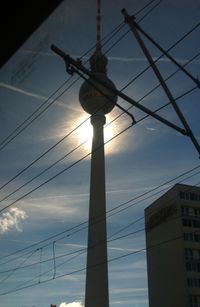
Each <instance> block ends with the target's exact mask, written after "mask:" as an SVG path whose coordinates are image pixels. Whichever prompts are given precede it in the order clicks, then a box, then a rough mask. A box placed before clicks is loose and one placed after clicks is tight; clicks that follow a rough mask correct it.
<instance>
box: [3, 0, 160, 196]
mask: <svg viewBox="0 0 200 307" xmlns="http://www.w3.org/2000/svg"><path fill="white" fill-rule="evenodd" d="M153 2H155V0H153V1H150V2H149V3H148V4H147V5H146V6H144V8H146V7H148V6H149V5H151V4H152V3H153ZM142 10H143V8H142V9H140V10H139V11H138V12H137V13H136V15H137V14H139V13H140V12H141V11H142ZM122 25H123V26H124V23H121V24H120V25H119V26H117V27H116V28H114V30H112V31H111V34H112V36H111V38H112V37H113V36H115V35H116V33H118V31H119V30H121V28H122ZM129 31H130V30H129ZM129 31H128V32H129ZM128 32H127V33H128ZM107 36H108V35H107ZM107 36H106V37H107ZM106 37H105V38H106ZM103 40H104V39H103ZM109 40H110V38H108V39H107V40H106V41H105V42H104V44H103V45H102V46H104V45H105V44H107V43H108V41H109ZM119 41H120V40H119ZM94 47H95V45H94V46H93V47H92V48H91V49H89V51H90V50H92V49H93V48H94ZM112 48H113V47H112V46H111V47H110V48H109V50H110V49H112ZM107 52H108V51H106V53H107ZM87 53H88V52H86V53H85V54H84V55H83V56H82V57H81V58H83V57H84V56H85V55H87ZM106 53H105V54H106ZM81 58H80V59H81ZM87 62H88V61H87ZM70 79H71V77H70V78H68V80H67V81H66V82H65V83H67V82H68V81H69V80H70ZM78 79H79V78H77V79H76V80H74V81H73V82H72V83H71V84H70V85H69V86H68V87H67V88H66V89H65V90H64V91H63V92H62V93H61V94H59V96H58V97H56V98H55V99H54V100H53V101H52V102H51V104H50V105H48V106H47V107H46V108H45V109H44V110H43V111H42V113H43V112H44V111H45V110H47V108H49V107H50V106H51V105H52V104H53V103H54V102H55V101H56V100H57V99H58V98H60V97H61V96H62V95H63V94H64V93H65V92H66V91H67V90H69V89H70V88H71V86H72V85H74V84H75V83H76V82H77V81H78ZM65 83H64V84H65ZM61 87H62V85H61ZM61 87H60V88H61ZM60 88H59V89H60ZM59 89H58V90H59ZM58 90H57V91H58ZM57 91H56V92H55V93H57ZM53 95H54V93H53V94H52V95H51V96H50V97H49V98H48V99H47V101H45V102H44V103H46V102H48V101H49V99H50V98H51V97H52V96H53ZM41 107H42V106H41ZM39 109H40V107H39V108H38V109H37V110H39ZM37 110H36V111H34V112H33V114H31V115H30V117H32V115H34V114H35V113H36V112H37ZM42 113H40V114H39V115H37V117H39V116H40V115H41V114H42ZM37 117H36V118H37ZM36 118H35V119H36ZM89 118H90V117H88V118H87V119H86V120H85V121H83V122H82V123H81V124H84V123H85V122H86V121H87V120H88V119H89ZM28 119H29V118H28ZM28 119H27V120H25V122H26V121H28ZM35 119H33V120H32V121H31V122H30V123H32V122H33V121H34V120H35ZM23 123H24V122H23ZM30 123H28V124H27V126H26V127H28V126H29V125H30ZM81 124H80V125H78V126H77V127H75V129H73V130H72V131H71V132H69V133H68V134H67V135H66V136H65V137H64V138H62V139H61V140H59V141H58V142H57V143H55V144H54V145H53V146H51V147H50V148H49V149H48V150H46V151H45V152H44V153H43V154H42V155H40V156H39V157H38V158H36V159H35V160H34V161H33V162H31V163H30V164H29V165H28V166H27V167H25V168H24V169H23V170H22V171H20V172H19V173H17V174H16V175H15V176H13V177H12V178H11V179H10V180H8V181H7V182H6V183H5V184H3V185H2V186H0V190H1V189H3V188H4V187H5V186H7V185H8V184H9V183H10V182H12V181H13V180H14V179H16V178H17V177H18V176H20V175H21V174H22V173H24V172H25V171H26V170H27V169H29V168H30V167H31V166H32V165H33V164H35V163H36V162H37V161H39V160H40V159H41V158H42V157H44V156H45V155H46V154H47V153H49V152H50V151H51V150H52V149H53V148H55V147H56V146H57V145H58V144H60V143H61V142H62V141H63V140H64V139H66V138H67V137H68V136H69V135H71V133H72V132H74V131H75V130H77V129H78V128H79V127H80V126H81ZM22 125H23V124H21V126H22ZM21 126H20V127H21ZM16 129H17V130H18V128H16ZM24 129H25V128H24ZM18 134H19V133H18ZM18 134H17V135H18ZM12 139H13V138H12ZM9 142H10V141H9ZM6 144H7V143H6ZM0 146H1V143H0ZM3 146H4V145H3ZM4 147H5V146H4ZM4 147H3V148H4ZM0 150H1V147H0Z"/></svg>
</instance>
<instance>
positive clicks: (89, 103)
mask: <svg viewBox="0 0 200 307" xmlns="http://www.w3.org/2000/svg"><path fill="white" fill-rule="evenodd" d="M94 75H95V77H96V78H98V79H99V80H102V81H103V82H104V83H105V84H106V85H108V86H109V88H111V89H115V85H114V83H113V82H112V81H111V80H110V79H109V78H108V77H107V75H106V74H104V73H95V74H94ZM92 84H94V86H95V87H96V88H99V89H100V91H101V92H103V93H104V94H105V96H107V97H108V98H107V97H105V96H104V95H103V94H102V93H100V92H99V91H98V90H97V89H96V88H95V87H93V86H92ZM79 101H80V104H81V106H82V108H83V109H84V110H85V111H86V112H87V113H89V114H94V113H95V112H97V111H99V110H103V112H104V114H107V113H109V112H111V111H112V109H113V108H114V106H115V103H116V102H117V95H116V94H115V93H113V92H112V90H109V89H107V88H106V87H105V86H103V85H101V84H99V83H98V82H97V81H94V80H93V79H92V78H89V80H88V81H85V82H84V83H83V84H82V86H81V88H80V91H79Z"/></svg>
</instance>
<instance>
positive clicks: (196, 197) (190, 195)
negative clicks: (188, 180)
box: [179, 191, 200, 201]
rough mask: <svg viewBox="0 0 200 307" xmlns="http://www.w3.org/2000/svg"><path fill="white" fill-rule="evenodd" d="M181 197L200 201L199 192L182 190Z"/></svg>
mask: <svg viewBox="0 0 200 307" xmlns="http://www.w3.org/2000/svg"><path fill="white" fill-rule="evenodd" d="M179 197H180V198H181V199H186V200H193V201H200V194H197V193H189V192H183V191H181V192H180V193H179Z"/></svg>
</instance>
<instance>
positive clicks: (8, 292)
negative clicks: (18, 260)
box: [0, 229, 199, 296]
mask: <svg viewBox="0 0 200 307" xmlns="http://www.w3.org/2000/svg"><path fill="white" fill-rule="evenodd" d="M141 231H142V229H140V230H138V231H137V232H141ZM189 233H192V234H197V233H199V230H197V231H190V232H189ZM124 237H125V236H123V238H124ZM183 238H184V235H179V236H175V237H173V238H170V239H168V240H164V241H160V242H159V243H156V244H152V245H151V246H148V247H146V248H145V247H144V248H141V249H138V250H134V251H132V252H129V253H126V254H123V255H121V256H117V257H113V258H111V259H109V260H108V261H107V263H111V262H114V261H117V260H120V259H123V258H126V257H129V256H132V255H135V254H138V253H140V252H145V251H146V252H147V251H149V250H151V249H152V248H156V247H158V246H162V245H164V244H168V243H170V242H173V241H176V240H180V239H183ZM104 263H105V262H100V263H97V264H95V265H92V266H90V267H89V268H94V267H97V266H100V265H102V264H104ZM63 264H64V263H62V264H61V265H63ZM52 270H53V269H50V270H48V271H46V272H45V273H44V274H47V273H49V272H51V271H52ZM85 270H86V267H84V268H81V269H78V270H74V271H71V272H69V273H65V274H61V275H57V276H55V277H54V278H52V277H51V278H48V279H45V280H40V282H36V283H33V284H29V285H27V283H30V282H32V281H34V280H35V279H37V277H34V278H32V279H31V280H29V281H26V282H24V283H23V284H22V285H21V286H19V287H17V288H15V289H12V290H9V291H5V292H3V293H0V296H4V295H7V294H10V293H13V292H17V291H20V290H24V289H26V288H30V287H33V286H36V285H38V284H42V283H47V282H50V281H52V280H55V279H58V278H62V277H64V276H69V275H73V274H76V273H80V272H83V271H85ZM24 284H25V285H24ZM23 285H24V286H23Z"/></svg>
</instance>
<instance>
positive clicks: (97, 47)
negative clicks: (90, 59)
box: [96, 0, 101, 52]
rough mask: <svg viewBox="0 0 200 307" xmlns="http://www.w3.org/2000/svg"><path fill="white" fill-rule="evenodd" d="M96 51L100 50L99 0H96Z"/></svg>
mask: <svg viewBox="0 0 200 307" xmlns="http://www.w3.org/2000/svg"><path fill="white" fill-rule="evenodd" d="M96 26H97V28H96V31H97V32H96V35H97V38H96V51H97V52H101V0H97V24H96Z"/></svg>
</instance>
